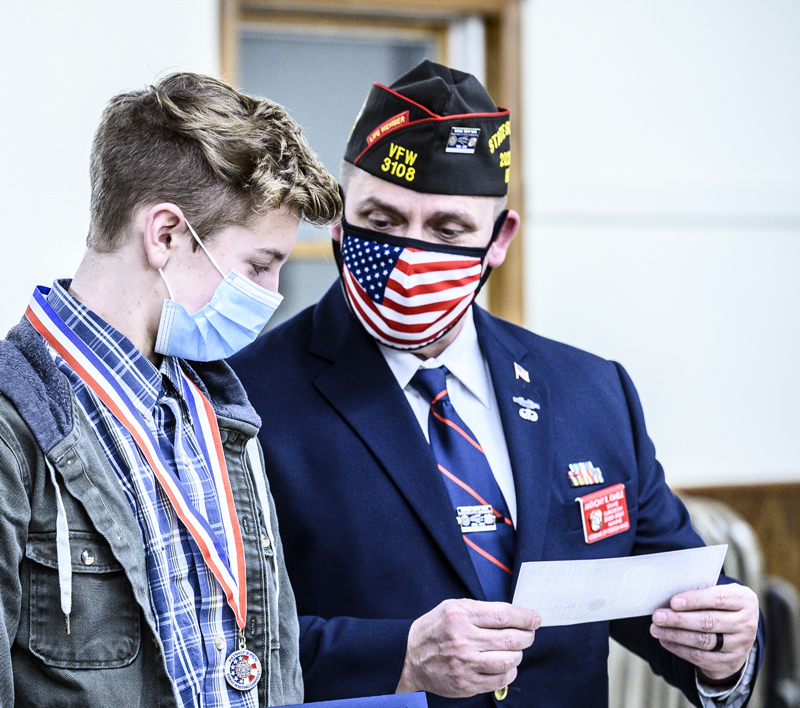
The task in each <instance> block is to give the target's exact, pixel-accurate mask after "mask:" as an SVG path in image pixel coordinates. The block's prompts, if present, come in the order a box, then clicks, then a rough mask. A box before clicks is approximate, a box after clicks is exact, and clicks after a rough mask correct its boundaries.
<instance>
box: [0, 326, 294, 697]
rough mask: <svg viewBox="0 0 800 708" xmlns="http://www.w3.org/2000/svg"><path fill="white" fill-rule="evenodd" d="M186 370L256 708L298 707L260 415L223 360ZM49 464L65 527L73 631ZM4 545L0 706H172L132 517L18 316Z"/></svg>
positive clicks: (2, 453)
mask: <svg viewBox="0 0 800 708" xmlns="http://www.w3.org/2000/svg"><path fill="white" fill-rule="evenodd" d="M193 366H194V369H192V370H189V369H188V368H187V374H188V375H189V376H190V377H191V378H192V379H193V380H194V381H195V383H197V384H198V386H199V387H200V389H201V390H202V391H203V392H204V393H205V395H206V396H207V397H208V398H209V400H210V401H211V403H212V405H213V406H214V409H215V411H216V413H217V419H218V422H219V428H220V434H221V438H222V443H223V448H224V451H225V459H226V461H227V464H228V471H229V474H230V480H231V487H232V490H233V495H234V500H235V504H236V511H237V514H238V517H239V523H240V525H241V529H242V540H243V543H244V550H245V563H246V568H247V603H248V604H247V628H246V630H245V634H246V639H247V645H248V647H250V648H251V649H252V650H253V651H254V652H256V653H257V655H258V656H259V657H260V659H261V662H262V666H263V675H262V677H261V680H260V682H259V685H258V692H259V704H260V705H262V706H264V705H283V704H291V703H301V702H302V700H303V689H302V676H301V672H300V664H299V659H298V626H297V615H296V608H295V602H294V595H293V594H292V589H291V586H290V584H289V578H288V576H287V575H286V570H285V567H284V562H283V549H282V546H281V543H280V538H279V536H278V533H277V519H276V517H275V509H274V505H273V504H272V497H271V495H270V494H269V490H268V487H267V486H266V485H267V482H266V477H265V475H264V473H263V462H262V461H261V457H260V448H258V447H257V444H256V443H255V442H250V443H249V445H248V441H252V440H253V439H254V438H255V435H256V433H257V430H258V427H259V425H260V420H259V418H258V416H257V415H256V413H255V411H254V410H253V409H252V407H251V406H250V404H249V402H248V401H247V398H246V396H245V393H244V390H243V389H242V387H241V385H240V384H239V382H238V379H236V377H235V376H234V375H233V373H232V372H231V370H230V368H229V367H228V366H227V364H225V363H224V362H214V363H209V364H195V365H193ZM254 454H255V455H256V457H255V459H256V460H257V463H256V464H251V460H253V459H254V458H253V455H254ZM45 458H46V459H45ZM50 467H52V468H54V470H55V474H56V479H57V482H58V485H59V487H60V491H61V497H62V499H63V504H64V507H65V511H66V516H67V522H68V527H69V540H70V551H71V561H72V564H71V567H72V613H71V615H70V634H67V632H66V622H65V618H64V615H63V614H62V611H61V606H60V600H59V597H60V595H59V579H58V570H57V568H58V564H57V557H56V541H55V537H56V512H57V508H56V504H57V499H56V493H55V489H54V487H53V483H52V477H51V472H50ZM256 467H257V468H258V469H256ZM259 492H260V494H259ZM264 497H266V498H268V500H269V501H268V505H269V510H268V512H267V513H268V515H269V519H265V517H264V512H265V511H266V510H264V509H263V506H262V504H261V502H260V499H261V498H264ZM271 532H272V533H271ZM0 549H2V563H0V706H13V705H16V706H59V707H64V708H67V707H71V706H75V707H76V708H77V707H78V706H80V707H81V708H85V707H86V706H114V707H115V708H123V707H124V706H140V707H145V706H148V707H149V706H174V705H175V704H176V697H175V692H174V690H173V685H172V682H171V680H170V678H169V676H168V675H167V672H166V667H165V663H164V656H163V649H162V645H161V640H160V638H159V637H158V635H157V633H156V631H155V623H154V619H153V614H152V611H151V609H150V601H149V597H148V588H147V574H146V570H145V561H144V551H143V548H142V543H141V535H140V532H139V528H138V525H137V522H136V519H135V518H134V515H133V513H132V512H131V509H130V505H129V504H128V502H127V500H126V498H125V496H124V494H123V491H122V486H121V485H120V484H119V482H118V480H117V477H116V475H115V473H114V471H113V469H112V468H111V466H110V465H109V463H108V461H107V460H106V457H105V455H104V454H103V451H102V449H101V447H100V445H99V443H98V442H97V440H96V438H95V436H94V434H93V432H92V429H91V427H90V425H89V422H88V421H87V420H86V417H85V415H84V414H83V412H82V410H81V409H80V407H79V406H77V403H76V401H75V398H74V395H73V394H72V391H71V389H70V387H69V385H68V383H67V381H66V379H65V377H64V376H63V375H61V373H60V372H59V371H58V369H57V368H56V367H55V365H54V364H53V361H52V359H51V357H50V354H49V353H48V351H47V349H46V348H45V346H44V344H43V340H42V339H41V337H40V336H39V334H38V333H36V331H35V330H33V328H32V327H31V326H30V325H29V324H28V323H27V321H24V320H23V322H22V323H21V324H20V325H18V326H17V327H15V328H14V329H12V330H11V332H9V335H8V337H7V339H6V340H5V341H0Z"/></svg>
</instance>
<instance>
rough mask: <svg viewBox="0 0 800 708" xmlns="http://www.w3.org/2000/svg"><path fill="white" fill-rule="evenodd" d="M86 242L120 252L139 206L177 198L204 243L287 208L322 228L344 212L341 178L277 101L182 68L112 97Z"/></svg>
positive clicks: (96, 160)
mask: <svg viewBox="0 0 800 708" xmlns="http://www.w3.org/2000/svg"><path fill="white" fill-rule="evenodd" d="M91 187H92V196H91V224H90V227H89V235H88V237H87V244H88V246H89V247H90V248H92V249H94V250H96V251H100V252H106V253H108V252H113V251H115V250H117V249H118V248H119V247H120V246H121V245H122V244H123V243H124V242H125V241H126V240H127V236H128V227H129V225H130V221H131V219H132V217H133V214H134V212H135V210H136V209H138V208H139V207H141V206H144V205H147V204H154V203H158V202H171V203H173V204H175V205H176V206H178V207H179V208H180V209H181V210H182V211H183V213H184V216H185V217H186V219H188V220H189V222H190V223H191V224H192V226H193V227H194V229H195V231H197V233H198V234H199V235H200V237H201V238H202V239H203V240H205V239H207V238H212V237H213V235H214V234H216V233H218V232H219V231H220V230H222V229H223V228H225V227H227V226H231V225H240V226H248V225H250V224H251V223H252V222H253V220H254V219H255V218H256V217H257V216H258V215H261V214H264V213H265V212H267V211H270V210H273V209H279V208H281V207H288V208H289V209H291V210H292V211H294V212H295V213H296V214H297V216H299V217H300V218H301V219H303V220H305V221H308V222H310V223H312V224H316V225H319V226H324V225H326V224H330V223H331V222H334V221H336V220H337V219H339V218H340V217H341V211H342V203H341V199H340V198H339V193H338V189H337V185H336V181H335V180H334V179H333V177H331V175H330V174H328V172H327V170H326V169H325V168H324V167H323V165H322V163H321V162H320V161H319V158H318V157H317V156H316V155H315V154H314V152H313V151H312V150H311V148H310V147H309V145H308V143H307V142H306V140H305V138H304V137H303V135H302V131H301V129H300V126H299V125H298V124H297V122H296V121H295V120H294V119H293V118H291V117H290V116H289V114H288V113H287V112H286V110H285V109H284V108H283V107H282V106H279V105H278V104H277V103H274V102H273V101H270V100H267V99H256V98H251V97H250V96H246V95H244V94H242V93H239V92H238V91H236V90H234V89H233V88H231V87H230V86H228V85H227V84H225V83H223V82H222V81H219V80H217V79H214V78H212V77H210V76H201V75H198V74H191V73H175V74H171V75H169V76H167V77H165V78H164V79H163V80H161V81H159V82H158V83H157V84H155V85H153V86H150V87H148V88H146V89H144V90H141V91H133V92H130V93H123V94H120V95H118V96H115V97H114V98H112V99H111V101H110V102H109V104H108V106H107V107H106V109H105V111H104V112H103V116H102V119H101V121H100V125H99V127H98V129H97V132H96V133H95V137H94V143H93V145H92V157H91Z"/></svg>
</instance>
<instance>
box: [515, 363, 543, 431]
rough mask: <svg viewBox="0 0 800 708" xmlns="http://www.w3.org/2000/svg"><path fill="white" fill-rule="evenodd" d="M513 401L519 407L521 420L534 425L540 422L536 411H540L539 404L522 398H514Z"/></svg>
mask: <svg viewBox="0 0 800 708" xmlns="http://www.w3.org/2000/svg"><path fill="white" fill-rule="evenodd" d="M525 373H527V372H525ZM511 401H512V402H513V403H516V404H517V405H518V406H519V415H520V418H523V419H524V420H529V421H531V422H532V423H535V422H536V421H537V420H539V414H538V413H537V412H536V411H537V410H539V409H540V408H541V406H540V405H539V404H538V403H535V402H534V401H532V400H530V399H529V398H522V397H521V396H514V397H513V398H512V399H511Z"/></svg>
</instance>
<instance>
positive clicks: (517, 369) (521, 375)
mask: <svg viewBox="0 0 800 708" xmlns="http://www.w3.org/2000/svg"><path fill="white" fill-rule="evenodd" d="M514 376H515V377H516V378H518V379H522V380H523V381H525V383H530V382H531V377H530V374H529V373H528V372H527V371H525V369H523V368H522V367H521V366H520V365H519V364H517V362H516V361H515V362H514Z"/></svg>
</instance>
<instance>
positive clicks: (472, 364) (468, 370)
mask: <svg viewBox="0 0 800 708" xmlns="http://www.w3.org/2000/svg"><path fill="white" fill-rule="evenodd" d="M378 346H379V347H380V350H381V352H382V353H383V356H384V358H385V359H386V363H387V364H389V368H390V369H391V370H392V373H393V374H394V376H395V378H396V379H397V383H399V384H400V388H402V389H403V392H404V393H405V394H406V398H407V399H408V402H409V403H410V404H411V410H413V411H414V415H415V416H416V417H417V421H418V422H419V425H420V427H421V428H422V432H423V433H424V434H425V438H426V439H428V412H429V410H430V402H429V401H426V400H425V399H424V398H423V397H422V396H421V395H420V394H419V392H418V391H417V390H416V389H415V388H414V387H413V386H411V384H410V381H411V379H412V377H413V376H414V374H415V373H417V369H419V368H420V367H424V368H426V369H435V368H436V367H438V366H446V367H447V370H448V371H449V372H450V373H449V374H448V375H447V392H448V394H449V396H450V401H451V402H452V403H453V407H454V408H455V409H456V412H457V413H458V415H459V416H460V417H461V419H462V420H463V421H464V422H465V423H466V424H467V427H468V428H469V429H470V430H471V431H472V433H473V435H474V436H475V439H476V440H477V441H478V442H479V443H480V446H481V447H482V448H483V450H484V452H485V453H486V458H487V459H488V461H489V466H490V467H491V468H492V472H493V473H494V476H495V479H496V480H497V485H498V486H499V487H500V491H501V492H502V493H503V497H504V499H505V501H506V506H507V507H508V512H509V514H510V516H511V521H513V522H514V526H515V527H516V524H517V497H516V492H515V490H514V476H513V474H512V472H511V460H510V459H509V457H508V446H507V445H506V437H505V435H504V433H503V424H502V423H501V421H500V411H499V409H498V407H497V399H496V398H495V395H494V386H492V378H491V376H490V375H489V367H488V365H487V364H486V360H485V359H484V357H483V353H482V352H481V348H480V345H479V344H478V333H477V332H476V331H475V322H474V320H473V319H472V308H471V307H470V308H469V309H468V310H467V312H466V314H465V315H464V324H463V326H462V327H461V331H460V332H459V333H458V336H457V337H456V338H455V339H454V340H453V341H452V342H451V343H450V346H448V347H447V349H445V350H444V351H443V352H442V353H441V354H440V355H439V356H438V357H435V358H432V359H426V360H425V361H423V360H422V359H420V358H419V357H418V356H417V355H416V354H414V353H412V352H408V351H400V350H398V349H391V348H390V347H386V346H384V345H383V344H380V343H379V344H378Z"/></svg>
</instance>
